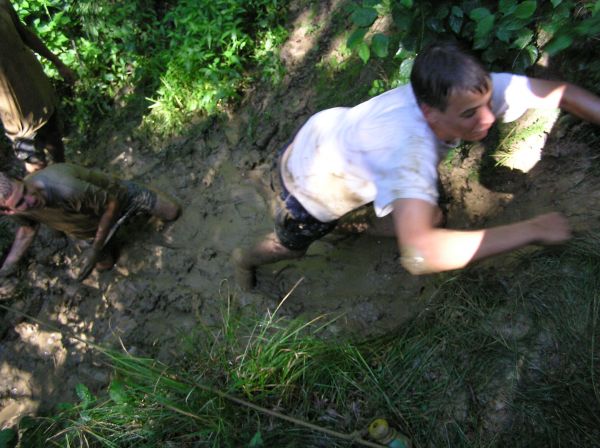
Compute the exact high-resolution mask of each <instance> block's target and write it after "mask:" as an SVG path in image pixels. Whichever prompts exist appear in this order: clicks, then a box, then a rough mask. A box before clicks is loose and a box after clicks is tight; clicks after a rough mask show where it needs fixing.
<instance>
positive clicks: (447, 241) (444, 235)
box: [392, 199, 570, 274]
mask: <svg viewBox="0 0 600 448" xmlns="http://www.w3.org/2000/svg"><path fill="white" fill-rule="evenodd" d="M392 213H393V217H394V228H395V232H396V237H397V239H398V244H399V247H400V251H401V262H402V265H403V266H404V267H405V268H406V269H407V270H408V271H409V272H410V273H411V274H427V273H431V272H441V271H446V270H451V269H459V268H463V267H465V266H466V265H467V264H469V263H470V262H472V261H475V260H479V259H482V258H485V257H489V256H491V255H497V254H500V253H503V252H507V251H510V250H513V249H517V248H519V247H522V246H525V245H527V244H532V243H539V244H558V243H561V242H564V241H566V240H567V239H569V238H570V229H569V225H568V223H567V220H566V219H565V218H564V217H563V216H562V215H561V214H559V213H549V214H545V215H540V216H537V217H535V218H532V219H530V220H527V221H521V222H517V223H514V224H508V225H504V226H499V227H493V228H489V229H481V230H466V231H461V230H450V229H442V228H437V227H435V226H434V222H435V220H436V213H437V212H436V207H435V206H434V205H432V204H430V203H428V202H426V201H423V200H420V199H397V200H396V201H394V204H393V212H392Z"/></svg>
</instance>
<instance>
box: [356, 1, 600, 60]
mask: <svg viewBox="0 0 600 448" xmlns="http://www.w3.org/2000/svg"><path fill="white" fill-rule="evenodd" d="M599 10H600V2H599V1H587V2H574V1H569V0H552V1H550V2H538V1H536V0H525V1H518V0H500V1H498V2H488V1H484V0H463V1H461V2H451V1H441V2H429V1H423V2H413V1H412V0H402V1H397V2H392V1H391V0H364V1H363V2H362V3H360V4H355V5H354V7H353V11H352V13H351V20H352V22H353V23H354V25H355V31H354V32H353V33H352V35H351V36H350V37H349V39H348V43H347V44H348V46H349V47H350V48H352V49H354V51H356V52H357V54H358V55H359V57H360V58H361V59H362V60H363V61H364V62H367V61H368V60H369V59H370V57H371V55H372V54H374V55H375V56H377V57H386V56H387V54H388V51H387V48H388V46H389V45H390V38H393V39H395V40H396V42H398V51H397V52H396V56H397V57H400V58H401V59H405V58H410V57H413V56H414V54H415V52H417V51H418V50H419V49H420V48H421V47H422V46H423V45H424V44H426V43H427V42H429V41H431V40H434V39H437V38H446V37H448V36H454V37H456V38H458V39H459V40H462V41H464V42H468V43H469V44H470V45H471V47H472V48H473V49H474V50H478V51H481V57H482V59H483V60H484V61H485V62H486V63H488V64H489V66H490V67H491V68H498V67H501V68H503V69H506V68H507V66H508V67H511V68H512V70H514V71H516V72H523V71H524V70H525V69H527V68H528V67H530V66H531V65H532V64H534V63H535V62H536V61H537V59H538V58H539V56H540V54H541V52H542V51H545V52H547V53H548V54H550V55H555V54H557V53H559V52H560V51H562V50H564V49H566V48H568V47H569V46H571V45H572V44H573V42H574V41H575V40H576V39H585V38H590V37H593V36H596V35H598V34H600V14H598V11H599ZM386 14H390V15H391V16H392V18H393V21H394V25H395V29H394V30H391V31H390V32H389V33H388V34H382V33H376V34H374V35H373V36H372V37H371V38H370V40H369V41H368V42H367V41H366V40H365V39H364V38H365V36H367V35H368V34H367V32H368V31H369V29H370V27H371V26H372V25H373V23H374V22H375V20H376V19H377V18H378V17H379V16H381V15H386Z"/></svg>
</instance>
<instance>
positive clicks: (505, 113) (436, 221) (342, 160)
mask: <svg viewBox="0 0 600 448" xmlns="http://www.w3.org/2000/svg"><path fill="white" fill-rule="evenodd" d="M557 107H560V108H562V109H564V110H565V111H567V112H570V113H572V114H574V115H576V116H578V117H580V118H583V119H585V120H587V121H590V122H592V123H595V124H600V98H599V97H598V96H596V95H594V94H592V93H591V92H589V91H587V90H585V89H582V88H580V87H577V86H575V85H573V84H570V83H567V82H557V81H547V80H541V79H534V78H530V77H526V76H520V75H515V74H510V73H489V72H488V71H487V70H486V69H485V68H484V67H483V65H482V64H481V62H479V61H478V60H477V59H476V58H475V57H474V56H473V55H471V54H469V53H467V52H466V51H464V50H463V49H462V48H461V47H460V46H459V44H458V43H455V42H444V43H434V44H432V45H430V46H429V47H428V48H426V49H425V50H424V51H422V52H421V53H420V54H419V55H418V56H417V57H416V59H415V62H414V65H413V69H412V73H411V82H410V84H408V85H404V86H400V87H397V88H395V89H392V90H389V91H387V92H385V93H383V94H381V95H379V96H376V97H374V98H371V99H370V100H368V101H366V102H364V103H362V104H359V105H358V106H355V107H352V108H347V107H337V108H333V109H327V110H324V111H321V112H319V113H317V114H315V115H313V116H312V117H311V118H309V120H308V121H307V122H306V123H305V124H304V125H303V126H302V128H301V129H300V130H299V131H298V133H297V134H296V135H295V137H294V138H293V139H292V140H291V141H290V142H289V144H287V145H285V147H283V148H282V149H281V150H280V153H279V154H278V157H277V167H276V169H275V170H274V173H272V175H271V178H272V182H271V184H272V189H273V191H274V192H275V195H276V198H277V199H276V200H277V201H278V203H277V206H276V212H275V231H274V232H273V233H270V234H269V235H267V236H266V237H264V238H263V239H262V240H261V241H260V242H258V244H256V245H254V246H253V247H250V248H246V249H241V248H237V249H236V250H235V251H234V252H233V254H232V261H233V263H234V268H235V275H236V280H237V282H238V284H239V286H240V287H241V288H242V289H245V290H248V289H250V288H252V287H253V286H254V284H255V271H256V268H257V267H258V266H260V265H264V264H268V263H274V262H277V261H280V260H286V259H293V258H297V257H300V256H302V255H303V254H304V253H305V252H306V250H307V248H308V247H309V246H310V244H311V243H312V242H313V241H315V240H317V239H319V238H321V237H323V236H324V235H326V234H328V233H329V232H331V231H333V230H334V229H335V228H336V226H337V224H338V220H339V219H340V218H342V217H343V216H345V215H347V214H349V213H351V212H353V211H356V210H357V209H359V208H361V207H362V206H364V205H366V204H372V208H373V209H374V213H375V215H376V218H374V219H373V220H371V222H370V223H369V225H370V228H369V233H372V234H377V235H386V236H394V237H396V239H397V241H398V245H399V249H400V252H401V258H400V259H401V263H402V265H403V266H404V267H405V268H406V269H407V270H408V271H409V272H410V273H412V274H425V273H432V272H440V271H446V270H452V269H458V268H463V267H465V266H466V265H467V264H469V263H470V262H473V261H475V260H479V259H482V258H485V257H489V256H492V255H496V254H500V253H503V252H506V251H510V250H513V249H517V248H520V247H522V246H525V245H528V244H558V243H562V242H564V241H566V240H567V239H569V238H570V232H571V231H570V226H569V223H568V222H567V219H566V218H565V217H564V216H563V215H562V214H561V213H557V212H552V213H547V214H543V215H539V216H535V217H532V218H531V219H528V220H526V221H521V222H515V223H513V224H509V225H504V226H500V227H494V228H487V229H481V230H468V231H461V230H452V229H447V228H443V227H442V226H441V223H442V219H441V218H442V213H441V211H440V209H439V207H438V205H437V204H438V187H437V185H438V173H437V165H438V162H439V160H440V156H443V154H444V152H445V151H447V150H448V148H449V147H452V146H456V145H457V144H458V143H459V142H460V141H461V140H466V141H479V140H482V139H483V138H485V137H486V136H487V134H488V131H489V130H490V127H491V126H492V125H493V124H494V122H495V121H496V120H502V121H512V120H516V119H517V118H519V117H520V116H521V115H522V114H523V113H524V112H525V111H526V110H527V109H530V108H557Z"/></svg>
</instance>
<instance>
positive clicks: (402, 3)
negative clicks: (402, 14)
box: [400, 0, 413, 9]
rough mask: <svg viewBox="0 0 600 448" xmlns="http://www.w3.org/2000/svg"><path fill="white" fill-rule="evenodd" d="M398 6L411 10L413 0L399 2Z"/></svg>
mask: <svg viewBox="0 0 600 448" xmlns="http://www.w3.org/2000/svg"><path fill="white" fill-rule="evenodd" d="M400 4H401V5H402V6H404V7H405V8H409V9H410V8H412V7H413V0H400Z"/></svg>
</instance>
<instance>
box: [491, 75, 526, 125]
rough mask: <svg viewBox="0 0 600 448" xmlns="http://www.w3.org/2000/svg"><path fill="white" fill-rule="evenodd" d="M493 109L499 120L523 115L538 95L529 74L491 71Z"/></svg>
mask: <svg viewBox="0 0 600 448" xmlns="http://www.w3.org/2000/svg"><path fill="white" fill-rule="evenodd" d="M491 78H492V84H493V93H492V111H493V113H494V115H495V116H496V118H498V120H500V121H502V122H504V123H507V122H510V121H514V120H516V119H518V118H519V117H521V115H523V114H524V113H525V112H526V111H527V109H529V108H530V105H531V104H534V100H535V99H536V96H535V95H534V93H533V91H532V90H531V83H530V80H529V78H528V77H527V76H523V75H515V74H512V73H491Z"/></svg>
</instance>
